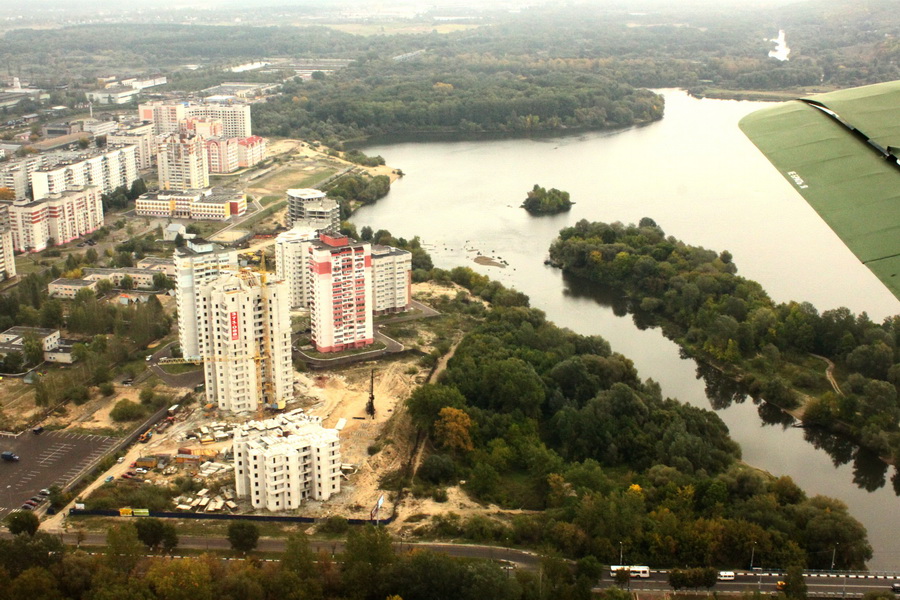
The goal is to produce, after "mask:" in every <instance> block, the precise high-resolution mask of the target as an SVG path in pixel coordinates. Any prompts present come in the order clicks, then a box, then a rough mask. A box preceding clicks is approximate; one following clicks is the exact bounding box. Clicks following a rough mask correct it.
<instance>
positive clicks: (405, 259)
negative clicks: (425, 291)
mask: <svg viewBox="0 0 900 600" xmlns="http://www.w3.org/2000/svg"><path fill="white" fill-rule="evenodd" d="M411 297H412V253H411V252H408V251H406V250H400V249H399V248H392V247H391V246H377V245H373V246H372V312H373V314H374V315H375V316H379V315H384V314H389V313H396V312H403V311H405V310H408V309H409V301H410V298H411Z"/></svg>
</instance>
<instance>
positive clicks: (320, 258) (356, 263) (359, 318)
mask: <svg viewBox="0 0 900 600" xmlns="http://www.w3.org/2000/svg"><path fill="white" fill-rule="evenodd" d="M308 256H309V277H310V281H309V284H310V285H309V290H310V295H309V310H310V327H311V329H312V341H313V344H314V345H315V347H316V350H318V351H319V352H340V351H342V350H350V349H353V348H363V347H365V346H368V345H369V344H371V343H372V342H374V341H375V338H374V328H373V323H372V300H371V294H372V248H371V245H370V244H369V243H368V242H356V241H351V240H350V239H349V238H347V237H346V236H341V235H339V234H336V233H332V232H328V233H324V232H323V233H320V234H319V239H318V240H316V241H313V242H310V245H309V250H308Z"/></svg>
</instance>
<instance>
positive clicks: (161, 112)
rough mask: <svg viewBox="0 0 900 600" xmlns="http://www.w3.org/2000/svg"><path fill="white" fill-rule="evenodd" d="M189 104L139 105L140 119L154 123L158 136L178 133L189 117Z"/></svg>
mask: <svg viewBox="0 0 900 600" xmlns="http://www.w3.org/2000/svg"><path fill="white" fill-rule="evenodd" d="M189 104H190V103H188V102H148V103H146V104H139V105H138V118H139V119H140V120H141V121H149V122H150V123H153V130H154V132H155V133H156V135H168V134H170V133H177V132H178V131H179V129H180V127H181V122H182V121H183V120H184V119H185V118H186V117H187V116H188V114H187V107H188V106H189Z"/></svg>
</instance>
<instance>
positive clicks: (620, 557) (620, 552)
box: [619, 542, 622, 565]
mask: <svg viewBox="0 0 900 600" xmlns="http://www.w3.org/2000/svg"><path fill="white" fill-rule="evenodd" d="M619 564H620V565H621V564H622V542H619Z"/></svg>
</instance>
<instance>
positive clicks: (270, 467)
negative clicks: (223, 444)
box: [234, 412, 341, 511]
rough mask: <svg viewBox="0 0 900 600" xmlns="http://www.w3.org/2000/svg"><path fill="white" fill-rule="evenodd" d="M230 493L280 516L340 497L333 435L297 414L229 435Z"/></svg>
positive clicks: (338, 448)
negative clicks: (231, 447) (232, 488)
mask: <svg viewBox="0 0 900 600" xmlns="http://www.w3.org/2000/svg"><path fill="white" fill-rule="evenodd" d="M234 476H235V492H236V494H237V496H238V497H239V498H249V500H250V504H251V505H252V506H253V507H254V508H262V509H266V510H270V511H282V510H290V509H296V508H299V507H300V506H301V505H302V504H303V502H304V501H306V500H320V501H324V500H328V499H329V498H331V497H332V496H333V495H335V494H338V493H339V492H340V491H341V446H340V439H339V436H338V432H337V431H336V430H334V429H323V428H322V426H321V424H319V423H318V422H315V421H311V420H309V419H308V418H306V417H304V416H303V415H302V413H301V414H297V413H295V412H294V413H286V414H283V415H279V416H278V417H276V418H275V419H268V420H265V421H250V422H249V423H245V424H243V425H240V426H238V427H237V428H235V430H234Z"/></svg>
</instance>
